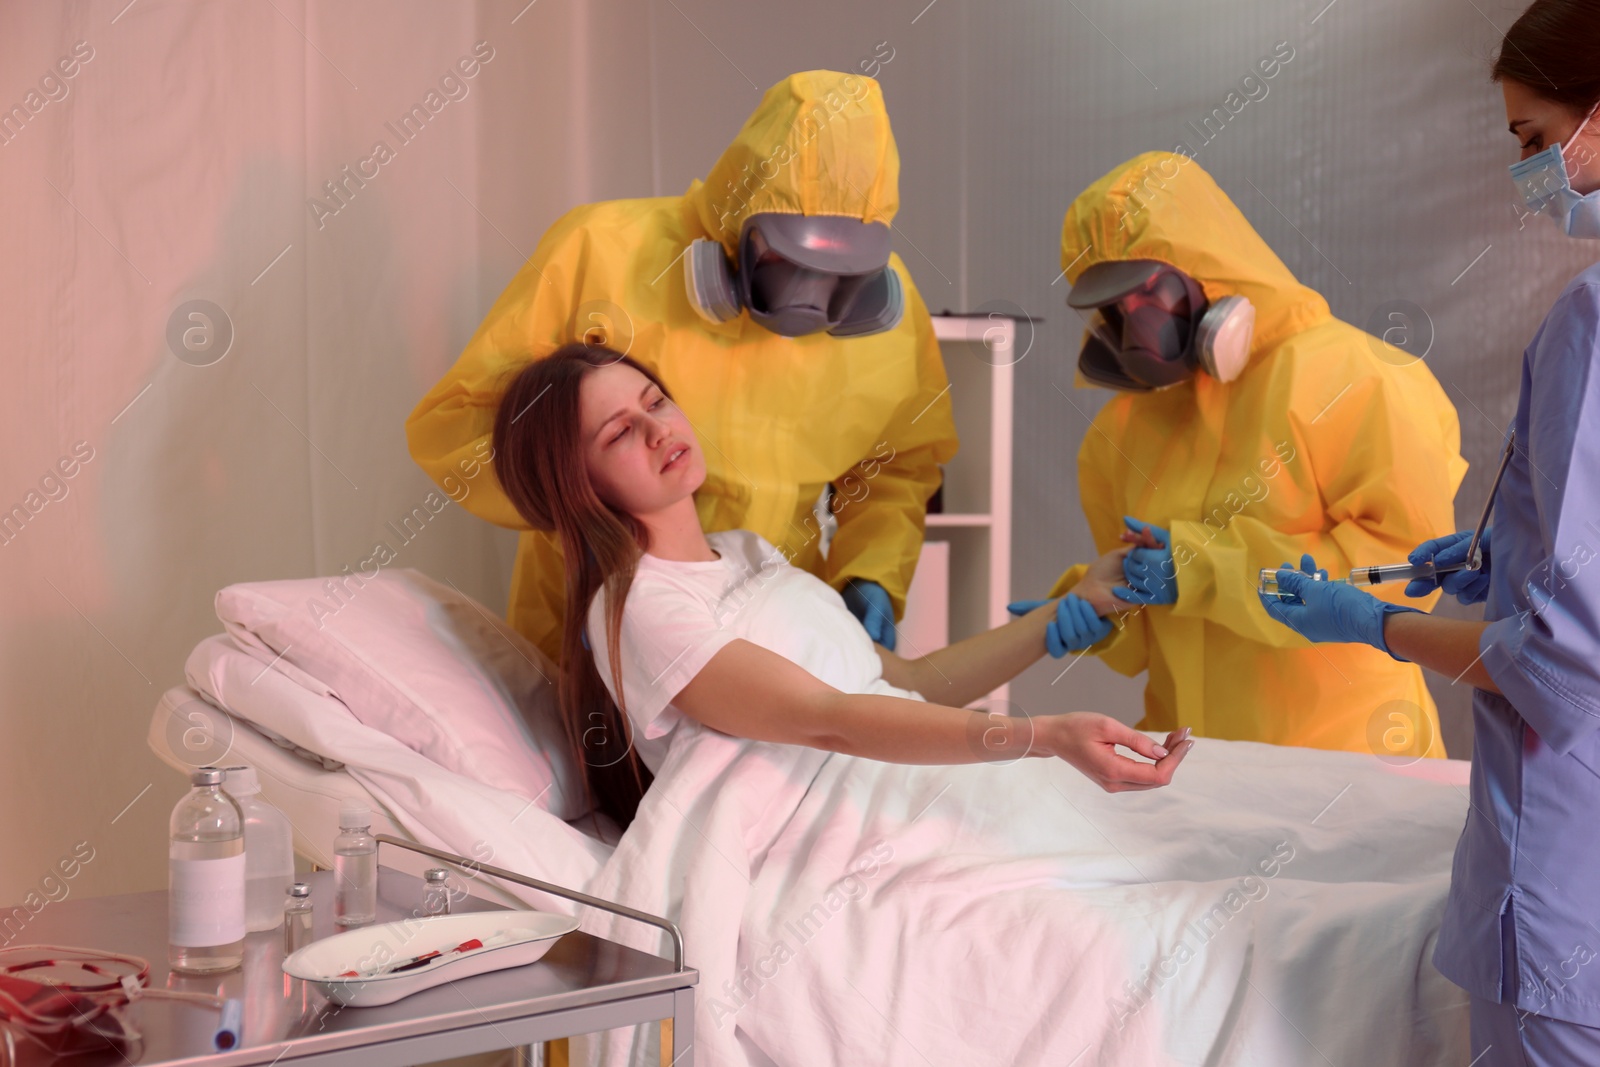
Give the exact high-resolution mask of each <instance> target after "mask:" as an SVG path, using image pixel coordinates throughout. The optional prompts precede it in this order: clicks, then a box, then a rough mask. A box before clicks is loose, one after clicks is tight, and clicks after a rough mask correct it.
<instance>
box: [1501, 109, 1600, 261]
mask: <svg viewBox="0 0 1600 1067" xmlns="http://www.w3.org/2000/svg"><path fill="white" fill-rule="evenodd" d="M1597 109H1600V104H1596V105H1595V106H1594V107H1592V108H1590V109H1589V114H1588V115H1586V116H1584V119H1583V121H1582V122H1580V123H1578V128H1577V129H1576V130H1574V131H1573V132H1572V136H1573V137H1574V138H1576V137H1577V136H1578V134H1579V133H1581V132H1582V131H1583V130H1584V128H1585V127H1587V126H1588V125H1589V120H1590V119H1592V118H1594V113H1595V111H1596V110H1597ZM1511 180H1512V181H1513V182H1515V183H1516V186H1517V188H1518V189H1519V190H1521V191H1522V199H1523V201H1524V202H1525V203H1526V204H1527V205H1528V210H1529V211H1532V212H1534V213H1536V214H1537V213H1544V212H1545V211H1546V209H1547V208H1548V209H1549V211H1548V214H1549V216H1550V217H1551V218H1552V219H1554V220H1555V221H1556V223H1557V224H1558V225H1559V226H1560V227H1561V229H1562V230H1563V231H1564V232H1565V233H1566V235H1567V236H1568V237H1590V238H1600V190H1596V191H1595V192H1592V193H1590V194H1588V195H1587V196H1579V195H1578V193H1577V192H1576V191H1575V190H1574V189H1573V188H1572V182H1571V180H1570V179H1569V178H1568V177H1567V159H1566V153H1565V152H1564V151H1563V150H1562V147H1561V143H1560V142H1559V141H1558V142H1556V143H1555V144H1552V145H1551V146H1550V147H1549V148H1546V149H1545V150H1544V151H1542V152H1538V153H1536V154H1534V155H1531V156H1529V157H1528V158H1527V159H1524V160H1519V161H1518V162H1516V163H1513V164H1511Z"/></svg>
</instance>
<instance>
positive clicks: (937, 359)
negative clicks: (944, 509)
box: [826, 257, 955, 618]
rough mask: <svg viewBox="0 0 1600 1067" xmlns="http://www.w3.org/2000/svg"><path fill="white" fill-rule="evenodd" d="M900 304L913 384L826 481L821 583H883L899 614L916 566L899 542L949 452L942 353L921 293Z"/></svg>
mask: <svg viewBox="0 0 1600 1067" xmlns="http://www.w3.org/2000/svg"><path fill="white" fill-rule="evenodd" d="M897 258H898V257H897ZM897 269H901V268H900V267H898V266H897ZM906 311H907V316H908V317H910V318H912V319H914V320H915V322H916V323H917V330H916V338H917V340H916V344H917V360H916V373H917V379H916V383H915V386H914V387H913V388H912V389H911V390H910V391H908V392H907V393H906V396H905V399H904V400H902V401H901V402H900V404H899V406H898V407H897V408H896V409H895V411H894V414H893V416H892V417H891V419H890V420H889V423H888V425H887V426H886V427H885V428H884V436H883V440H882V441H879V442H877V443H876V444H874V445H873V449H872V452H871V453H870V454H869V455H868V456H867V457H866V458H865V459H863V460H862V461H861V462H860V463H857V464H856V465H855V466H854V467H852V468H851V469H850V472H849V473H848V474H846V475H845V476H844V477H843V478H840V479H838V480H837V481H835V482H834V493H835V496H834V503H833V507H834V518H835V519H836V520H837V521H838V523H839V528H838V530H837V532H835V534H834V536H833V542H832V544H831V545H830V546H829V548H828V559H827V570H826V580H827V582H828V584H829V585H831V586H833V587H834V588H836V589H838V588H842V587H843V586H844V584H845V583H846V582H847V581H849V580H850V579H851V578H865V579H869V580H871V581H875V582H877V583H878V584H879V585H881V586H883V588H884V590H885V591H886V592H887V593H888V594H889V599H890V600H892V601H893V602H894V613H895V617H896V618H900V617H902V616H904V614H905V604H906V590H907V589H909V588H910V586H911V575H912V573H913V572H914V571H915V570H916V566H917V558H916V557H915V556H907V555H906V554H905V553H904V552H902V551H900V546H902V545H905V544H908V543H910V542H913V541H914V542H916V543H918V544H921V542H922V535H923V523H924V519H925V517H926V513H927V504H928V498H929V497H931V496H932V495H933V493H934V491H935V490H936V489H938V488H939V465H940V464H941V463H948V462H949V461H950V459H951V458H952V457H953V456H954V455H955V447H954V444H955V442H954V440H953V439H952V437H951V435H950V429H949V428H950V426H951V425H952V420H953V418H954V415H953V414H952V412H951V408H950V390H949V389H948V388H947V386H946V379H945V370H944V360H943V358H942V357H941V356H940V354H939V342H938V341H937V340H936V339H935V338H934V336H933V322H932V320H931V319H930V318H929V317H928V312H927V308H926V307H924V306H923V303H922V296H921V294H919V293H917V292H915V291H914V290H912V291H909V292H908V301H907V309H906Z"/></svg>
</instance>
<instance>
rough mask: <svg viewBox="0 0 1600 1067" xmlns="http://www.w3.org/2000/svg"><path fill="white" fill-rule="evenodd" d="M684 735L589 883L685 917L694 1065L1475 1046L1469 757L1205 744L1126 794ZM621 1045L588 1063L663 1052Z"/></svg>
mask: <svg viewBox="0 0 1600 1067" xmlns="http://www.w3.org/2000/svg"><path fill="white" fill-rule="evenodd" d="M682 729H685V728H683V727H680V730H682ZM687 729H689V730H690V733H689V734H687V735H686V736H684V737H681V738H677V739H675V741H674V744H673V748H672V751H671V754H670V755H669V757H668V760H667V762H666V763H665V764H664V765H663V767H662V773H661V775H660V776H659V777H658V778H657V780H656V783H655V785H654V786H653V787H652V789H651V790H650V793H649V795H647V796H646V797H645V800H644V803H643V805H642V806H641V808H640V812H639V816H638V818H637V819H636V821H635V822H634V824H633V825H632V827H630V829H629V830H628V832H627V834H626V835H625V836H624V838H623V839H622V841H621V843H620V844H619V846H618V848H617V851H616V853H615V854H614V855H613V857H612V858H611V859H610V861H608V862H607V864H606V866H605V867H604V869H603V870H602V871H601V872H600V875H599V876H598V878H597V879H596V880H595V881H594V882H593V883H591V885H590V886H589V889H590V891H591V892H594V893H597V894H599V895H601V896H605V897H608V898H610V899H613V900H619V901H622V902H624V903H626V904H630V905H632V906H634V907H637V908H643V909H646V910H649V911H653V912H656V913H659V914H665V915H668V916H671V917H673V918H675V919H677V920H678V921H679V922H680V923H681V924H682V926H683V930H684V934H685V937H686V939H687V944H688V953H689V962H690V963H691V964H692V965H693V966H695V967H697V968H699V969H700V973H701V976H702V978H701V983H700V987H699V989H698V991H697V1006H698V1007H697V1015H696V1018H697V1033H696V1035H695V1037H696V1040H695V1057H696V1062H697V1063H700V1064H709V1065H713V1067H724V1065H747V1064H748V1065H755V1064H766V1063H781V1064H803V1065H806V1067H822V1065H828V1064H851V1065H857V1064H862V1063H883V1064H945V1063H961V1064H964V1065H978V1064H997V1065H998V1064H1003V1065H1012V1064H1051V1065H1065V1064H1078V1065H1083V1067H1088V1065H1090V1064H1095V1065H1108V1064H1130V1065H1138V1067H1148V1065H1157V1064H1196V1065H1199V1064H1204V1065H1207V1067H1223V1065H1245V1064H1252V1065H1254V1064H1260V1065H1264V1067H1283V1065H1288V1064H1322V1063H1324V1062H1326V1063H1329V1064H1338V1065H1340V1067H1343V1065H1345V1064H1362V1065H1363V1067H1377V1065H1384V1064H1394V1065H1397V1067H1399V1065H1405V1067H1419V1065H1427V1064H1441V1065H1443V1064H1450V1065H1459V1064H1461V1063H1465V1062H1466V1056H1465V1052H1466V1048H1467V1043H1466V1034H1467V1012H1466V1003H1467V1002H1466V997H1465V994H1463V993H1462V992H1461V991H1460V990H1458V989H1456V988H1455V987H1454V986H1452V985H1451V984H1450V983H1448V982H1447V981H1446V980H1445V979H1444V978H1443V977H1441V976H1440V975H1439V974H1438V972H1436V971H1435V970H1434V969H1433V966H1432V964H1431V963H1430V957H1431V953H1432V950H1433V942H1434V938H1435V934H1436V932H1437V929H1438V924H1439V916H1440V911H1441V909H1442V907H1443V903H1444V897H1445V893H1446V890H1447V887H1448V883H1449V874H1450V859H1451V853H1452V849H1453V847H1454V844H1455V841H1456V837H1457V836H1458V834H1459V833H1460V830H1461V826H1462V823H1463V821H1464V819H1465V813H1466V796H1465V791H1464V788H1463V785H1464V771H1465V765H1464V764H1459V763H1456V764H1450V765H1443V764H1438V763H1427V764H1419V765H1418V766H1417V767H1416V768H1414V769H1412V770H1411V771H1410V772H1407V773H1400V772H1397V771H1396V770H1394V769H1391V768H1388V767H1385V766H1384V765H1382V764H1381V763H1379V762H1378V761H1377V760H1376V759H1374V758H1372V757H1368V756H1363V755H1357V754H1351V753H1332V752H1319V751H1312V750H1308V749H1288V748H1276V747H1271V746H1266V745H1257V744H1247V743H1238V742H1218V741H1200V742H1199V743H1198V744H1197V746H1196V748H1195V750H1194V751H1193V752H1192V753H1191V754H1190V755H1189V757H1188V758H1187V760H1186V761H1185V763H1184V765H1183V766H1182V767H1181V768H1180V771H1179V774H1178V777H1177V781H1176V782H1175V784H1173V785H1172V786H1171V787H1169V788H1167V789H1163V790H1156V791H1151V792H1144V793H1123V794H1117V795H1111V794H1106V793H1103V792H1101V791H1099V790H1098V789H1097V788H1095V787H1094V786H1093V785H1091V784H1090V783H1089V782H1087V781H1086V780H1085V779H1084V778H1082V777H1081V776H1080V775H1079V774H1077V772H1075V771H1074V770H1072V769H1071V768H1070V767H1068V766H1067V765H1066V764H1064V763H1061V762H1059V761H1056V760H1046V759H1026V760H1022V761H1020V762H1018V763H1017V764H1015V765H1011V766H1004V767H1000V766H976V767H957V768H937V767H902V766H896V765H890V764H883V763H877V762H873V761H870V760H863V759H853V758H848V757H841V756H833V755H828V754H826V753H823V752H819V751H814V750H808V749H798V748H792V747H786V746H776V745H768V744H759V743H752V742H745V741H740V740H736V739H732V738H728V737H725V736H723V735H719V734H715V733H712V732H711V731H707V730H702V729H699V728H696V727H693V726H692V725H691V726H689V727H687ZM1430 776H1431V777H1432V778H1434V779H1436V780H1431V781H1430V780H1426V779H1427V778H1428V777H1430ZM1451 779H1453V781H1451ZM584 926H585V928H586V929H589V930H591V931H593V932H596V933H600V934H603V935H605V936H607V937H610V938H613V939H615V940H619V941H623V942H626V943H630V944H634V945H636V946H638V947H640V948H644V949H647V950H649V951H657V952H659V951H664V950H665V945H664V943H663V942H662V941H658V940H657V939H656V938H655V937H654V936H652V935H650V934H649V933H648V932H646V933H641V931H640V930H639V928H637V927H636V926H634V924H630V923H625V922H620V921H616V920H612V919H610V918H609V917H606V916H597V915H590V916H588V917H586V918H585V920H584ZM614 1037H615V1035H613V1038H611V1039H601V1040H599V1041H598V1042H596V1045H597V1046H598V1047H596V1048H591V1049H589V1050H588V1053H587V1054H588V1055H590V1056H594V1057H598V1058H601V1059H603V1060H604V1061H605V1062H607V1063H624V1062H631V1063H635V1064H641V1065H642V1064H646V1063H649V1064H654V1063H655V1062H657V1061H656V1060H655V1059H654V1058H653V1057H654V1056H655V1055H656V1053H655V1051H654V1050H653V1049H650V1048H634V1049H632V1050H629V1049H627V1048H626V1047H625V1043H624V1042H622V1041H619V1040H615V1039H614ZM630 1051H631V1056H630Z"/></svg>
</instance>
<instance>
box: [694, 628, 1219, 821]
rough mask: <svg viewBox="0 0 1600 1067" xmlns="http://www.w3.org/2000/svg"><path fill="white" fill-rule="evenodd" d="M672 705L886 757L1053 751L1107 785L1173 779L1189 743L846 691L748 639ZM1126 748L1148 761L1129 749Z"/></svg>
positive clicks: (1074, 717) (1094, 723)
mask: <svg viewBox="0 0 1600 1067" xmlns="http://www.w3.org/2000/svg"><path fill="white" fill-rule="evenodd" d="M672 703H673V704H674V705H675V706H676V707H677V708H678V709H679V710H680V711H682V712H683V713H684V714H686V715H689V716H690V717H692V718H694V719H695V720H697V721H698V722H700V723H703V724H704V725H706V726H709V727H710V728H712V729H713V730H720V731H722V732H723V733H725V734H731V735H733V736H735V737H747V738H750V739H752V740H756V741H775V742H780V743H784V744H793V745H806V746H808V747H811V748H820V749H824V750H826V751H829V752H841V753H845V754H848V755H853V756H862V757H865V758H867V759H875V760H881V761H883V762H886V763H912V764H957V763H986V762H1003V761H1009V760H1014V759H1017V758H1019V757H1022V756H1042V757H1051V756H1053V757H1056V758H1059V759H1062V760H1065V761H1066V762H1068V763H1070V764H1072V765H1073V766H1074V767H1076V768H1077V769H1078V770H1079V771H1081V772H1083V774H1084V775H1086V776H1087V777H1089V778H1090V779H1091V780H1093V781H1094V782H1095V783H1096V784H1098V785H1099V786H1100V787H1101V788H1103V789H1105V790H1106V791H1107V792H1121V791H1123V790H1128V789H1153V788H1156V787H1157V786H1163V785H1166V784H1167V783H1168V782H1170V781H1171V780H1172V774H1173V771H1175V770H1176V769H1177V766H1178V764H1179V762H1181V761H1182V759H1183V757H1184V755H1185V754H1186V753H1187V752H1188V750H1189V748H1190V747H1191V746H1192V745H1193V742H1192V741H1188V740H1186V739H1185V738H1184V737H1183V736H1180V735H1178V734H1172V735H1169V736H1168V738H1167V743H1166V744H1165V745H1161V744H1157V743H1156V742H1155V741H1153V740H1152V739H1150V738H1148V737H1146V736H1145V735H1144V734H1142V733H1139V732H1138V731H1137V730H1134V729H1132V728H1131V727H1128V726H1124V725H1123V724H1121V723H1119V722H1117V721H1116V720H1115V719H1112V718H1110V717H1108V716H1105V715H1098V714H1094V713H1092V712H1071V713H1068V714H1063V715H1035V716H1031V717H1025V716H1016V717H1008V716H1004V715H986V714H984V713H982V712H977V711H971V710H967V709H963V708H954V707H946V706H942V705H939V704H933V703H923V702H921V701H917V700H910V699H907V698H902V697H893V696H879V695H875V694H865V693H843V692H840V691H839V690H837V689H835V688H833V687H832V686H830V685H828V684H827V683H825V682H823V681H821V680H820V679H818V678H817V677H816V676H815V675H813V674H811V673H810V672H809V671H807V670H805V669H804V668H803V667H800V666H799V665H798V664H795V663H792V662H790V661H789V660H787V659H784V658H783V657H782V656H780V655H778V654H777V653H775V652H772V651H769V650H768V649H765V648H762V647H761V646H759V645H756V644H753V643H751V642H749V641H744V640H735V641H732V642H730V643H728V644H727V645H725V646H724V647H723V648H721V649H720V650H719V651H718V652H717V653H716V654H715V655H714V656H712V657H711V660H710V661H709V662H708V663H707V664H706V665H705V666H704V667H702V668H701V669H700V672H699V673H698V674H696V675H695V676H694V678H693V679H692V680H691V681H690V682H689V684H688V685H686V686H684V687H683V689H682V690H680V691H679V692H678V693H677V694H676V695H674V697H673V698H672ZM1119 745H1121V746H1125V747H1126V748H1128V749H1131V750H1132V751H1134V752H1136V753H1138V754H1139V755H1141V756H1144V757H1146V759H1149V760H1154V761H1155V762H1153V763H1149V762H1145V761H1144V760H1139V759H1134V758H1131V757H1129V756H1125V755H1123V754H1121V753H1119V752H1118V751H1117V746H1119Z"/></svg>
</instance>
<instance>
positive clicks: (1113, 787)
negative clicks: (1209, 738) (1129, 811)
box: [1033, 711, 1194, 793]
mask: <svg viewBox="0 0 1600 1067" xmlns="http://www.w3.org/2000/svg"><path fill="white" fill-rule="evenodd" d="M1033 721H1034V728H1035V730H1036V731H1037V733H1036V735H1035V736H1036V738H1037V740H1038V742H1039V743H1040V747H1042V748H1044V749H1045V750H1047V751H1048V752H1049V753H1050V754H1051V755H1054V756H1058V757H1060V758H1061V759H1064V760H1066V761H1067V762H1068V763H1070V764H1072V765H1073V766H1074V767H1076V768H1077V769H1078V770H1079V771H1081V772H1083V775H1084V777H1086V778H1088V779H1089V780H1090V781H1092V782H1094V783H1095V784H1096V785H1098V786H1099V787H1100V788H1101V789H1104V790H1105V791H1106V792H1108V793H1121V792H1124V791H1126V790H1131V789H1157V788H1159V787H1161V786H1164V785H1166V784H1167V783H1169V782H1171V781H1172V774H1173V772H1174V771H1176V770H1177V769H1178V764H1180V763H1182V762H1183V757H1185V756H1187V755H1188V754H1189V750H1190V749H1191V748H1193V747H1194V742H1193V741H1191V740H1189V730H1188V728H1187V727H1185V728H1184V729H1182V730H1174V731H1173V732H1172V733H1170V734H1168V735H1167V737H1166V740H1165V742H1164V743H1159V744H1158V743H1157V742H1156V741H1154V740H1152V739H1151V738H1149V737H1146V736H1145V735H1144V734H1142V733H1140V732H1139V731H1138V730H1135V729H1134V728H1133V727H1131V726H1124V725H1123V724H1122V723H1120V722H1118V721H1117V720H1116V719H1113V718H1111V717H1110V716H1108V715H1099V714H1095V713H1093V712H1083V711H1075V712H1070V713H1068V714H1066V715H1040V716H1038V717H1037V718H1035V719H1034V720H1033ZM1118 745H1121V746H1123V747H1124V748H1129V749H1132V750H1133V751H1134V752H1137V753H1138V754H1139V755H1141V756H1144V757H1145V758H1146V759H1150V760H1154V761H1155V762H1153V763H1146V762H1145V761H1144V760H1136V759H1132V758H1130V757H1128V756H1124V755H1122V754H1121V753H1119V752H1118V751H1117V746H1118Z"/></svg>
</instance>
